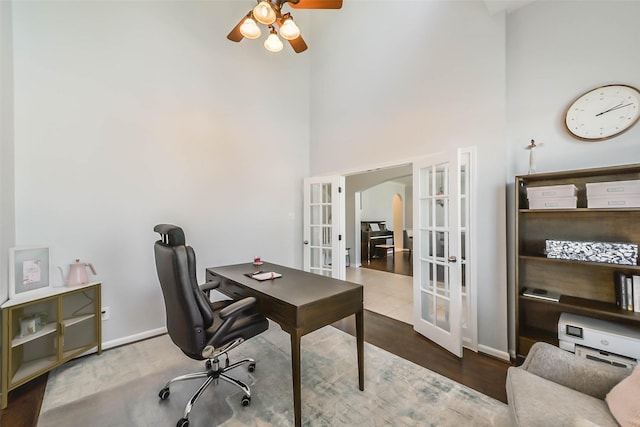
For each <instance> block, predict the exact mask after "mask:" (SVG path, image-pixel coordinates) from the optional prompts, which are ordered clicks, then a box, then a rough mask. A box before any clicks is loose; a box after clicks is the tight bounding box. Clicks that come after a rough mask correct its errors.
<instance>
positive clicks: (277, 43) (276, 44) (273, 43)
mask: <svg viewBox="0 0 640 427" xmlns="http://www.w3.org/2000/svg"><path fill="white" fill-rule="evenodd" d="M264 47H265V49H267V50H268V51H269V52H280V51H281V50H282V48H283V47H284V45H283V44H282V41H281V40H280V39H279V38H278V36H277V35H276V34H275V33H271V34H269V37H267V39H266V40H265V41H264Z"/></svg>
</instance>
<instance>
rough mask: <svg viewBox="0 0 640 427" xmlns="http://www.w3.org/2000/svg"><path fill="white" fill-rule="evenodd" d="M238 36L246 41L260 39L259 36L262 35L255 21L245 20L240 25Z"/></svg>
mask: <svg viewBox="0 0 640 427" xmlns="http://www.w3.org/2000/svg"><path fill="white" fill-rule="evenodd" d="M240 34H242V35H243V36H245V37H246V38H248V39H257V38H258V37H260V34H262V31H260V27H258V26H257V25H256V21H254V20H253V19H251V18H247V19H245V20H244V22H243V23H242V25H240Z"/></svg>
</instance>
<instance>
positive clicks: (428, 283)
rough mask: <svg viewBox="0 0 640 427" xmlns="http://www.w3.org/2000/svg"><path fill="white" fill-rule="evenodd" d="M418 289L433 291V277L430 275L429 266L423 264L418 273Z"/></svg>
mask: <svg viewBox="0 0 640 427" xmlns="http://www.w3.org/2000/svg"><path fill="white" fill-rule="evenodd" d="M420 275H421V277H420V288H421V289H422V290H423V291H433V280H432V277H433V275H432V274H431V265H430V264H429V263H425V264H424V267H423V268H422V269H421V272H420Z"/></svg>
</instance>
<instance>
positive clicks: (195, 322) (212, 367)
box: [153, 224, 269, 427]
mask: <svg viewBox="0 0 640 427" xmlns="http://www.w3.org/2000/svg"><path fill="white" fill-rule="evenodd" d="M153 230H154V231H156V232H157V233H160V235H161V236H162V238H161V240H158V241H157V242H156V243H155V245H154V250H155V256H156V270H157V272H158V279H159V280H160V286H161V287H162V294H163V296H164V303H165V307H166V316H167V330H168V332H169V336H170V337H171V340H172V341H173V342H174V344H176V345H177V346H178V347H179V348H180V350H182V352H183V353H184V354H186V355H187V356H189V357H190V358H192V359H195V360H206V365H205V366H206V370H205V371H204V372H198V373H193V374H187V375H181V376H179V377H176V378H174V379H172V380H171V381H169V382H168V383H167V384H166V385H165V386H164V388H163V389H162V390H160V393H159V396H160V399H162V400H165V399H167V398H168V397H169V393H170V392H169V387H170V386H171V384H172V383H174V382H176V381H184V380H192V379H198V378H206V380H205V381H204V383H203V384H202V385H201V386H200V388H199V389H198V390H197V391H196V392H195V394H194V395H193V396H192V397H191V399H190V400H189V402H188V403H187V405H186V407H185V409H184V415H183V417H182V418H181V419H180V420H179V421H178V424H177V426H178V427H187V426H188V425H189V413H190V412H191V408H192V407H193V405H194V403H195V402H196V400H198V398H199V397H200V396H201V395H202V393H203V392H204V390H205V389H206V388H207V387H208V386H209V385H210V384H211V383H212V382H216V383H217V381H218V379H223V380H225V381H227V382H229V383H231V384H233V385H235V386H237V387H238V388H240V389H241V390H242V391H243V392H244V396H243V397H242V405H243V406H247V405H248V404H249V403H250V402H251V390H249V387H248V386H247V385H246V384H244V383H242V382H241V381H238V380H237V379H235V378H232V377H230V376H228V375H227V374H226V372H227V371H230V370H231V369H234V368H237V367H238V366H241V365H245V364H248V365H249V366H248V368H249V372H253V370H254V369H255V361H254V360H253V359H243V360H240V361H238V362H235V363H232V364H230V363H229V356H228V354H227V352H228V351H229V350H231V349H233V348H235V347H237V346H239V345H240V344H241V343H242V342H244V341H245V340H247V339H249V338H251V337H253V336H255V335H258V334H260V333H262V332H264V331H266V330H267V329H268V327H269V322H268V320H267V319H266V318H264V317H263V316H261V315H260V314H258V313H256V312H255V311H254V310H253V308H254V306H255V304H256V299H255V298H253V297H248V298H244V299H242V300H240V301H235V302H233V303H225V302H218V303H215V304H212V303H210V299H209V298H208V296H207V295H206V294H205V293H204V291H203V289H202V288H201V287H200V286H198V283H197V281H196V256H195V252H194V251H193V248H192V247H190V246H187V245H186V244H185V238H184V232H183V231H182V229H181V228H180V227H177V226H175V225H171V224H159V225H156V226H155V227H154V229H153ZM217 286H219V283H207V284H205V285H204V286H203V288H205V289H215V288H216V287H217ZM222 355H224V356H225V357H226V363H225V364H224V367H221V366H220V362H219V361H218V358H219V357H220V356H222Z"/></svg>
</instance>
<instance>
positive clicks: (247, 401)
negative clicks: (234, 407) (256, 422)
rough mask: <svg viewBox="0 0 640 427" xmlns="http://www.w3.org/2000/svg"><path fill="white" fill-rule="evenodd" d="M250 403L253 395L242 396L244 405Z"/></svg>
mask: <svg viewBox="0 0 640 427" xmlns="http://www.w3.org/2000/svg"><path fill="white" fill-rule="evenodd" d="M249 403H251V397H249V396H245V397H243V398H242V406H249Z"/></svg>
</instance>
